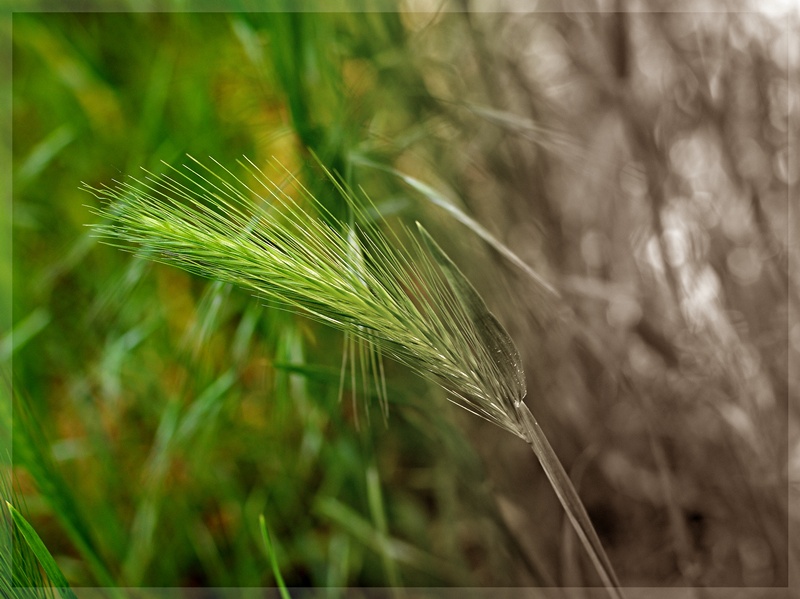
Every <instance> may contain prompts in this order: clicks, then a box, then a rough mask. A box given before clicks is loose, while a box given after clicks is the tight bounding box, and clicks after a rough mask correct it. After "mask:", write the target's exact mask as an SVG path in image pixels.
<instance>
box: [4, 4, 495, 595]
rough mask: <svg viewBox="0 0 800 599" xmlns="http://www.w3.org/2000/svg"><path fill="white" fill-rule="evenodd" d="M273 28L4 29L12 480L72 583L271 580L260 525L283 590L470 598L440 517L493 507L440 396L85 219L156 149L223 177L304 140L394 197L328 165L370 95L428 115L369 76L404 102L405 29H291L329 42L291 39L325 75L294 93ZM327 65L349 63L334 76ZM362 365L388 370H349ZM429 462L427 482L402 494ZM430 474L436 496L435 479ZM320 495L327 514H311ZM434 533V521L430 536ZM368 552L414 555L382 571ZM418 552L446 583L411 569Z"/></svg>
mask: <svg viewBox="0 0 800 599" xmlns="http://www.w3.org/2000/svg"><path fill="white" fill-rule="evenodd" d="M286 18H288V17H284V16H281V15H263V14H262V15H238V16H231V17H229V18H228V17H226V18H215V17H214V16H210V15H191V14H183V15H181V14H176V15H169V14H162V15H158V14H151V15H148V14H140V15H124V14H122V15H115V14H105V15H104V14H90V13H89V14H84V15H78V14H61V15H36V14H28V15H18V16H16V17H15V18H14V50H15V53H14V60H15V64H14V72H15V74H17V75H19V77H18V79H17V80H15V87H14V94H15V95H14V118H15V131H16V132H17V134H16V135H15V138H14V156H15V190H16V191H17V197H16V198H15V202H14V229H13V234H14V239H13V242H14V256H15V264H14V275H15V281H14V289H13V292H14V295H13V301H14V322H15V329H14V335H13V337H12V336H6V337H5V338H4V341H3V345H2V350H3V355H4V359H7V360H10V359H13V384H14V388H15V389H16V399H15V402H17V404H18V407H16V408H15V412H14V420H15V425H16V426H15V428H14V442H15V454H14V457H15V467H16V470H15V472H16V476H18V477H21V478H22V479H23V480H24V481H26V485H25V487H24V496H25V498H26V500H27V502H28V504H29V505H31V506H33V507H32V513H31V515H30V521H31V522H32V523H33V525H34V527H35V528H36V529H37V531H38V532H39V534H40V536H41V538H42V539H43V541H44V542H45V544H46V545H47V546H48V547H49V548H50V549H51V552H52V553H53V555H54V558H55V559H56V562H57V563H59V564H61V565H62V566H64V572H65V575H66V576H67V578H68V580H69V581H70V582H71V583H72V584H73V585H75V586H96V585H99V586H137V585H147V586H186V585H196V584H201V585H205V586H219V587H236V586H258V585H261V584H272V583H273V579H272V577H271V575H270V574H269V568H268V567H267V564H266V563H265V561H264V555H263V551H262V543H263V541H262V539H261V535H260V532H259V520H258V517H259V515H260V514H261V513H264V514H267V515H268V516H269V518H270V532H271V533H272V535H273V538H274V539H278V540H280V545H281V548H280V555H281V570H282V572H283V575H284V577H285V580H286V584H287V585H288V586H324V585H326V584H334V583H335V585H336V586H340V587H344V586H358V585H385V584H389V583H391V582H396V581H398V580H399V581H400V582H402V583H403V584H417V585H423V586H424V585H428V584H440V583H442V582H443V581H447V582H448V583H451V584H470V583H471V580H472V575H471V573H470V567H469V564H468V560H467V558H466V555H465V553H464V551H463V545H462V544H461V543H460V542H459V540H458V536H459V534H460V533H459V532H458V527H457V526H456V522H459V521H461V520H462V519H465V518H466V519H469V518H471V517H472V516H471V515H470V514H473V513H475V511H474V510H475V509H476V508H475V507H474V506H478V505H481V506H483V507H482V508H481V509H482V510H486V509H487V508H486V506H491V502H490V499H489V496H488V494H487V493H486V490H485V489H483V488H481V487H480V486H479V485H476V484H474V482H473V481H475V480H477V479H479V478H480V476H481V474H480V472H481V470H480V466H479V465H478V462H477V460H476V458H475V456H474V454H473V453H472V451H471V450H470V449H469V448H468V447H467V446H466V444H465V442H464V440H463V439H461V438H460V437H459V435H458V433H457V432H456V431H455V429H454V427H453V424H452V414H450V412H449V410H448V409H447V405H446V403H445V402H444V401H443V397H442V396H441V395H443V394H442V393H440V392H438V391H436V389H435V388H434V387H431V386H428V385H427V384H425V383H424V382H423V381H421V380H419V379H412V380H408V369H407V368H406V367H401V366H397V365H394V364H393V363H391V362H386V363H385V364H384V365H383V366H380V365H379V364H381V362H379V361H378V359H377V357H378V356H377V355H375V356H374V359H373V354H370V353H368V352H366V351H365V350H364V347H363V345H361V344H359V343H357V342H355V340H354V338H351V340H350V341H347V342H346V343H345V344H344V348H345V350H344V351H343V339H342V336H341V335H340V334H338V333H335V332H333V331H331V330H329V329H328V328H326V327H320V326H317V325H316V324H315V323H314V322H313V320H309V319H307V318H301V317H296V316H293V315H291V314H288V313H286V312H285V311H283V310H279V309H275V308H273V307H269V306H264V305H263V302H262V301H261V300H257V299H254V298H252V297H250V294H249V293H248V292H242V291H240V290H238V289H237V288H235V287H234V286H232V285H230V284H226V283H221V282H211V283H208V284H206V283H204V282H203V281H201V280H199V279H197V278H196V277H193V276H188V275H186V274H183V273H181V272H179V271H177V270H174V269H169V268H166V267H163V266H160V265H152V264H150V263H149V262H148V261H146V260H142V259H140V258H137V257H133V258H131V257H127V256H124V255H123V254H122V253H119V252H115V251H113V249H111V248H108V247H104V246H102V245H98V244H97V243H96V241H95V239H94V238H93V237H92V235H91V234H90V232H89V231H87V230H86V227H85V225H86V224H87V223H92V222H97V218H96V217H95V216H94V215H93V214H92V212H91V210H90V209H89V208H88V207H86V206H85V204H88V203H90V202H91V198H90V197H89V196H87V195H86V194H85V193H83V192H81V191H80V190H79V189H78V183H79V181H81V180H83V181H86V182H87V183H89V184H90V185H92V186H93V187H97V186H99V185H101V184H106V183H109V182H111V181H112V179H119V178H121V177H123V174H125V173H133V172H135V169H136V168H138V166H139V165H141V164H145V165H150V169H151V170H152V171H153V172H154V173H156V174H162V173H163V172H164V171H165V170H166V169H165V167H164V166H163V165H162V163H161V162H160V161H161V160H165V161H168V162H173V161H175V160H176V158H178V157H179V156H182V155H183V154H184V152H186V151H191V152H193V153H197V154H199V155H205V154H212V155H214V156H215V158H217V159H218V160H219V161H220V163H224V164H231V165H233V164H235V162H236V160H237V159H238V158H239V157H240V156H242V155H247V156H251V157H253V159H254V160H258V162H259V163H262V160H264V159H265V158H266V157H268V156H272V155H274V156H276V157H277V158H278V159H279V160H281V161H282V162H284V163H286V164H287V166H291V167H292V168H294V167H295V166H297V167H302V168H305V166H304V165H305V164H306V163H307V157H308V156H310V154H308V153H307V152H308V151H309V150H312V151H313V152H315V153H317V154H318V155H319V156H320V157H321V158H323V159H325V160H326V161H329V163H330V164H333V165H336V164H338V165H345V167H344V168H340V167H339V170H340V172H341V173H342V174H343V175H345V178H346V179H347V178H348V177H349V180H348V183H350V184H363V185H364V186H365V187H367V188H370V189H371V190H372V192H379V193H380V195H381V196H383V195H384V194H386V195H387V197H391V196H396V194H397V192H398V191H399V190H400V187H399V182H396V181H394V180H393V178H392V177H376V176H374V175H370V174H366V173H365V174H363V175H361V176H359V178H358V180H356V179H355V178H354V177H355V174H354V170H353V169H352V168H351V167H348V166H346V165H347V164H349V163H348V158H347V157H348V156H350V155H351V154H352V153H353V152H354V151H355V145H356V144H363V143H364V141H365V140H369V139H370V136H369V135H368V130H367V125H368V122H369V119H371V118H372V117H371V115H372V112H371V111H372V110H373V108H374V106H375V105H377V104H380V102H384V101H385V102H387V104H388V106H387V112H386V114H387V115H389V114H391V115H392V116H391V117H390V118H385V124H384V125H382V127H384V131H385V133H387V134H393V133H392V132H393V131H395V130H402V129H403V128H404V127H407V126H408V125H409V123H411V121H412V120H413V119H414V118H416V115H418V114H420V108H419V107H418V106H416V105H415V103H414V102H408V101H404V100H402V98H401V97H398V96H397V94H395V93H393V92H392V91H391V89H387V88H385V87H384V86H382V85H381V86H379V85H377V84H376V82H375V77H376V76H377V77H378V78H379V79H380V80H382V81H383V80H386V81H396V82H397V83H396V85H397V86H405V87H406V90H407V91H409V92H413V91H414V89H420V88H419V87H417V88H415V87H414V86H419V82H418V81H417V82H416V83H415V82H414V81H413V69H410V68H409V66H408V64H407V63H404V62H403V61H402V60H398V58H399V57H401V56H402V55H403V52H404V51H405V50H404V48H403V44H404V43H405V42H404V37H403V32H402V28H400V27H399V26H398V21H397V16H396V15H392V14H386V15H378V14H373V15H361V14H358V13H352V14H342V15H324V16H314V15H296V16H294V17H291V19H293V20H294V21H295V25H293V27H297V28H298V29H297V31H296V32H295V34H297V35H304V34H302V32H303V31H306V30H319V31H327V32H333V33H332V34H331V35H332V38H331V39H333V40H336V45H335V46H333V49H332V47H331V45H330V44H329V43H328V42H325V40H326V39H329V38H327V37H324V36H317V37H316V38H314V39H313V40H312V39H307V40H306V41H305V42H303V43H306V44H308V47H307V48H306V50H305V51H304V52H305V53H306V54H305V56H306V59H308V60H309V61H310V62H309V65H312V64H313V65H316V66H315V67H314V68H317V69H323V70H324V72H322V73H320V74H319V75H320V79H319V80H318V84H316V85H317V87H316V88H314V93H311V92H310V91H309V90H308V89H306V88H305V87H303V86H308V82H307V81H306V82H292V81H291V77H300V75H301V74H302V73H298V72H296V71H295V70H293V68H284V67H280V66H279V63H280V62H281V61H284V60H290V59H291V53H292V50H291V49H290V48H289V47H283V46H282V45H281V44H283V43H284V42H275V40H276V39H278V37H279V36H278V34H277V33H276V34H275V35H273V33H271V32H272V31H282V28H283V27H284V25H283V24H282V23H283V21H282V19H283V20H285V19H286ZM367 23H370V27H371V29H370V31H372V32H373V33H371V34H370V35H366V32H367V30H366V29H364V26H365V25H366V24H367ZM376 27H377V28H376ZM165 32H169V34H168V35H164V33H165ZM295 34H292V35H295ZM281 35H282V34H281ZM287 35H288V33H287ZM327 35H328V34H326V36H327ZM276 36H278V37H276ZM281 39H282V38H281ZM286 43H287V44H288V43H289V42H288V41H286ZM292 43H294V42H292ZM125 45H128V46H131V45H133V46H136V47H138V48H139V50H138V51H137V52H136V53H133V54H131V53H128V52H123V51H122V50H121V49H122V48H123V47H124V46H125ZM186 48H194V50H192V52H187V51H186V50H185V49H186ZM381 48H382V49H381ZM378 50H379V51H380V53H382V55H383V56H385V57H386V58H387V59H389V58H391V60H385V61H383V59H381V60H382V61H383V62H384V63H385V64H384V65H383V66H381V62H372V58H370V57H373V56H376V52H377V51H378ZM392 57H394V58H392ZM345 63H348V64H349V63H352V64H353V65H354V68H355V70H353V69H350V67H348V69H350V71H348V72H352V73H356V78H355V79H352V80H350V81H348V82H346V83H345V82H344V81H343V76H344V73H345V71H346V69H343V64H345ZM309 68H310V67H309ZM281 69H283V70H281ZM66 72H74V73H78V74H79V76H78V77H76V78H75V79H70V78H69V77H66V76H65V73H66ZM23 73H27V74H29V76H26V77H22V76H21V74H23ZM358 73H360V74H358ZM403 73H405V74H403ZM395 75H402V77H396V76H395ZM348 76H349V77H352V75H348ZM303 77H304V78H305V75H303ZM287 78H288V79H287ZM370 81H372V83H369V82H370ZM354 82H355V84H357V86H361V87H362V89H364V90H365V93H362V101H361V106H360V108H359V110H356V111H352V110H346V111H344V112H340V111H338V110H330V109H329V108H327V106H328V104H329V101H328V98H334V99H335V98H337V97H338V98H339V99H338V100H335V101H336V102H343V101H344V99H343V98H344V95H346V94H347V93H350V87H349V86H351V85H353V84H354ZM409 82H411V83H412V85H409ZM365 84H366V85H367V87H364V85H365ZM320 86H322V87H320ZM325 86H328V87H325ZM370 86H371V87H370ZM317 92H319V93H318V94H317ZM297 94H301V95H304V97H302V98H300V97H295V96H297ZM404 102H406V103H405V104H404ZM303 104H306V105H307V108H305V109H304V108H302V106H303ZM389 107H391V110H388V108H389ZM303 110H305V112H303ZM304 115H305V116H304ZM305 121H308V122H305ZM21 123H25V125H24V126H22V125H21ZM304 132H305V133H304ZM303 135H304V136H306V137H305V138H302V139H301V136H303ZM370 143H371V142H370ZM364 148H366V146H364V147H363V148H361V149H359V153H360V154H361V155H363V154H364ZM368 155H371V156H372V157H373V158H375V157H376V155H373V154H371V153H369V152H368ZM315 172H316V175H318V174H319V171H314V170H313V169H312V170H311V171H304V172H303V173H301V177H302V178H303V180H305V181H306V182H307V183H308V185H309V186H310V189H309V191H310V192H313V194H314V195H315V196H316V197H321V198H324V199H325V201H326V202H328V203H327V204H326V205H325V207H324V211H322V210H321V211H320V213H321V214H323V215H327V214H328V213H330V215H331V216H335V215H338V216H343V217H344V218H345V222H347V214H348V212H349V211H350V210H351V207H350V206H349V205H348V203H347V202H346V201H344V199H343V198H342V196H341V195H339V194H338V193H337V192H336V186H335V185H334V184H333V183H332V181H331V180H329V179H327V178H326V177H324V176H322V177H319V176H316V175H315V176H314V177H309V176H308V175H309V173H315ZM348 173H349V174H348ZM387 206H388V204H387ZM378 208H379V209H381V208H382V207H381V206H378ZM372 218H374V216H368V220H369V219H372ZM352 224H354V223H352ZM347 226H351V223H349V222H347ZM341 242H342V243H344V245H343V246H342V249H345V250H346V251H347V252H349V254H348V255H352V252H354V251H356V250H357V249H358V248H357V247H356V246H355V245H354V244H352V243H351V242H350V241H348V239H347V237H346V236H345V237H343V238H342V240H341ZM417 243H419V242H417ZM418 250H419V251H424V250H422V248H418ZM362 251H364V250H363V248H362ZM348 276H349V277H350V279H349V280H350V281H351V282H354V283H357V282H358V280H359V279H358V273H357V272H355V271H353V272H350V273H349V274H348ZM443 281H444V279H442V282H443ZM395 291H396V290H395ZM348 297H349V296H348ZM398 297H400V296H399V295H398ZM365 299H366V298H359V301H362V302H363V301H364V300H365ZM409 309H410V307H409ZM395 349H396V347H394V346H393V351H394V350H395ZM384 353H386V352H384ZM343 355H344V356H345V357H346V358H347V367H348V375H347V376H345V377H342V376H341V371H342V357H343ZM386 355H388V353H387V354H386ZM414 359H415V360H416V359H417V358H414ZM428 360H430V358H428ZM448 368H452V366H448ZM364 369H366V370H368V371H373V373H374V371H375V370H377V371H378V372H379V373H380V372H381V370H383V373H382V376H381V377H378V378H377V379H375V378H374V377H373V376H372V375H370V376H361V374H360V373H361V372H362V371H363V370H364ZM376 381H379V382H377V383H376ZM387 401H388V403H389V404H390V406H389V407H390V409H389V411H388V424H386V422H385V420H386V418H387V411H386V408H385V405H384V407H383V408H382V407H380V406H381V405H382V404H385V403H386V402H387ZM431 402H435V403H436V404H437V405H438V406H439V409H437V410H436V413H435V414H431V411H430V409H429V404H430V403H431ZM20 406H21V407H20ZM23 408H24V409H23ZM440 461H442V462H446V463H448V464H451V465H452V467H443V466H441V465H440ZM368 472H371V473H372V474H370V475H369V476H368V474H367V473H368ZM424 472H429V473H431V474H430V475H426V477H427V479H428V480H429V481H430V482H427V483H425V484H424V485H423V486H422V487H420V488H418V489H417V490H416V491H414V492H409V491H403V489H404V488H405V486H406V481H407V479H408V477H409V476H418V475H419V474H420V473H424ZM434 472H436V473H437V474H436V477H434V476H433V473H434ZM376 475H377V476H378V478H379V479H380V480H379V481H376V480H375V476H376ZM442 477H444V478H446V479H449V480H450V482H449V483H448V484H447V485H444V486H442V481H437V480H436V479H437V478H438V479H441V478H442ZM67 481H69V482H67ZM378 484H379V485H380V488H381V491H382V493H381V494H380V497H381V498H382V501H381V504H382V506H383V507H382V509H380V510H379V509H378V507H377V506H378V504H377V503H376V497H377V496H376V488H377V487H376V485H378ZM445 487H447V488H452V489H458V491H457V492H455V493H453V492H450V493H443V492H442V490H441V489H443V488H445ZM334 500H335V502H336V503H335V504H336V505H338V506H339V507H340V508H342V509H340V510H339V511H336V510H333V511H330V510H328V509H327V508H321V507H320V506H326V505H327V506H330V505H334V503H332V502H333V501H334ZM488 509H489V511H491V507H490V508H488ZM376 510H377V511H376ZM482 513H485V511H484V512H482ZM433 521H437V522H440V523H441V525H440V532H439V533H438V534H437V536H436V537H434V536H433V535H432V534H431V533H430V523H431V522H433ZM448 522H449V524H448ZM476 534H477V539H478V540H477V541H475V542H477V543H478V544H479V545H484V546H486V547H492V550H491V551H489V550H487V551H486V553H487V554H490V555H492V556H494V557H493V558H492V560H494V561H496V563H497V564H498V565H499V564H500V563H502V562H503V560H504V559H505V558H506V556H507V555H508V552H507V549H506V544H505V542H504V541H503V540H502V535H503V534H505V533H503V532H502V530H501V529H499V528H497V527H491V526H489V527H482V528H481V529H480V531H479V532H476ZM373 538H391V539H394V541H393V542H394V543H396V544H397V546H401V547H407V548H408V549H407V550H404V553H401V555H412V556H426V557H424V558H418V557H415V558H414V559H411V560H408V559H406V560H405V561H403V560H402V559H401V561H399V562H398V561H397V559H398V558H397V556H396V555H394V554H391V553H388V554H387V553H386V552H385V551H383V550H382V549H381V547H382V545H375V544H374V543H372V541H370V539H373ZM442 542H444V546H446V547H449V548H450V549H449V550H448V552H447V553H446V554H442V553H441V548H440V545H441V544H442ZM409 552H410V553H409ZM434 554H435V555H437V557H436V559H438V560H440V561H442V562H446V563H448V564H449V570H448V571H446V572H438V571H437V570H436V569H431V568H430V567H428V566H427V564H428V563H430V562H429V561H427V559H428V556H432V555H434ZM387 560H388V561H387ZM498 571H500V570H498Z"/></svg>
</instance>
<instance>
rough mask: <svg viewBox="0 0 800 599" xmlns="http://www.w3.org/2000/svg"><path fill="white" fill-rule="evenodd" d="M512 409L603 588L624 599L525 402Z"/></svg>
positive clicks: (572, 489) (575, 494)
mask: <svg viewBox="0 0 800 599" xmlns="http://www.w3.org/2000/svg"><path fill="white" fill-rule="evenodd" d="M514 407H515V408H516V411H517V417H518V418H519V421H520V423H521V424H522V427H523V430H524V433H525V437H526V440H527V441H528V443H530V445H531V448H532V449H533V453H534V454H535V455H536V458H537V459H538V460H539V463H540V464H541V465H542V468H544V472H545V474H546V475H547V478H548V479H549V480H550V484H551V485H552V487H553V489H554V490H555V492H556V495H557V496H558V500H559V501H560V502H561V505H562V506H563V507H564V510H565V511H566V512H567V517H568V518H569V521H570V523H571V524H572V527H573V528H574V529H575V532H576V533H577V534H578V538H579V539H580V540H581V543H583V547H584V548H585V549H586V552H587V553H588V554H589V557H590V558H591V559H592V563H593V564H594V567H595V568H596V569H597V573H598V574H599V575H600V578H601V579H602V581H603V584H604V585H605V587H606V589H608V592H609V594H610V595H611V596H612V597H614V598H615V599H624V594H623V592H622V588H621V586H620V584H619V580H618V579H617V575H616V573H615V572H614V568H613V567H612V565H611V561H610V560H609V559H608V556H607V555H606V552H605V550H604V549H603V545H602V544H601V543H600V539H599V537H598V536H597V532H595V529H594V526H592V522H591V520H590V519H589V514H587V513H586V508H584V507H583V503H582V502H581V499H580V497H579V496H578V492H577V491H576V490H575V487H574V486H573V484H572V481H571V480H570V478H569V476H568V475H567V473H566V471H565V470H564V467H563V466H562V465H561V462H560V461H559V459H558V456H556V453H555V451H553V447H552V446H551V445H550V442H549V441H548V440H547V437H546V436H545V434H544V431H543V430H542V429H541V427H540V426H539V423H538V422H536V418H534V416H533V414H532V413H531V411H530V410H529V409H528V406H526V405H525V402H523V401H516V402H514Z"/></svg>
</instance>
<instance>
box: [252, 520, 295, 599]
mask: <svg viewBox="0 0 800 599" xmlns="http://www.w3.org/2000/svg"><path fill="white" fill-rule="evenodd" d="M258 524H259V527H260V528H261V538H262V539H264V547H266V549H267V556H268V557H269V565H270V566H271V567H272V575H273V576H274V577H275V583H276V584H277V585H278V589H279V590H280V593H281V598H282V599H292V597H291V595H290V594H289V589H287V588H286V583H285V582H284V581H283V575H282V574H281V570H280V568H279V567H278V558H277V557H276V555H275V548H274V547H273V546H272V538H271V537H270V535H269V529H268V528H267V521H266V519H265V518H264V514H261V515H260V516H259V517H258Z"/></svg>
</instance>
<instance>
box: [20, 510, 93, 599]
mask: <svg viewBox="0 0 800 599" xmlns="http://www.w3.org/2000/svg"><path fill="white" fill-rule="evenodd" d="M6 505H7V506H8V511H9V512H11V518H12V519H13V520H14V524H16V526H17V528H18V529H19V531H20V533H22V538H24V539H25V542H26V543H27V544H28V547H30V548H31V551H33V554H34V555H35V556H36V559H38V560H39V563H40V564H41V566H42V569H43V570H44V572H45V574H47V578H48V579H50V582H51V583H52V584H53V586H54V587H56V588H57V589H58V590H59V591H60V593H61V596H62V597H64V599H77V597H76V596H75V593H73V592H72V589H71V588H70V586H69V583H68V582H67V579H66V578H65V577H64V574H63V573H62V572H61V569H60V568H59V567H58V564H56V561H55V560H54V559H53V556H52V555H50V552H49V551H48V550H47V547H45V545H44V543H43V542H42V539H41V538H40V537H39V535H38V534H37V533H36V531H35V530H34V529H33V526H31V525H30V524H29V523H28V521H27V520H26V519H25V518H24V517H23V515H22V514H20V513H19V512H18V511H17V510H16V509H15V508H14V506H13V505H11V504H10V503H9V502H7V501H6Z"/></svg>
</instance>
